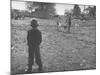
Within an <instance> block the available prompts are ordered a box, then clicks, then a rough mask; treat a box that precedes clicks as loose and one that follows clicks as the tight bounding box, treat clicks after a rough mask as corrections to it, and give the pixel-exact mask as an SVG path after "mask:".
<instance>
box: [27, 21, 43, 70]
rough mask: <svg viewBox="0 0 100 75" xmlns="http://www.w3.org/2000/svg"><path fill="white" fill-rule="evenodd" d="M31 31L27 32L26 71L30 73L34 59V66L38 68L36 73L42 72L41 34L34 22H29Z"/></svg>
mask: <svg viewBox="0 0 100 75" xmlns="http://www.w3.org/2000/svg"><path fill="white" fill-rule="evenodd" d="M31 27H32V29H31V30H29V31H28V35H27V41H28V43H27V44H28V47H29V50H28V52H29V57H28V70H27V72H32V65H33V64H34V59H35V60H36V64H37V65H38V66H39V68H38V71H42V61H41V55H40V48H39V47H40V44H41V42H42V35H41V32H40V31H39V30H38V29H37V27H38V23H37V21H36V20H32V21H31Z"/></svg>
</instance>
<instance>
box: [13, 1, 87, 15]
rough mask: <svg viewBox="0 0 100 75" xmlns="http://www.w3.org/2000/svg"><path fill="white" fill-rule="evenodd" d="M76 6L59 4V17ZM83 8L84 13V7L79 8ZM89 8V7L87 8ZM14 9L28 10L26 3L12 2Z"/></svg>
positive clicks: (57, 11) (57, 5)
mask: <svg viewBox="0 0 100 75" xmlns="http://www.w3.org/2000/svg"><path fill="white" fill-rule="evenodd" d="M73 7H74V5H69V4H61V3H57V4H56V5H55V9H56V13H57V14H58V15H64V12H65V9H67V10H71V9H73ZM79 7H80V8H81V11H83V9H84V6H83V5H81V6H79ZM85 7H87V6H85ZM12 8H14V9H20V10H26V5H25V2H24V1H12Z"/></svg>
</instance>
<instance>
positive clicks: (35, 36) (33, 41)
mask: <svg viewBox="0 0 100 75" xmlns="http://www.w3.org/2000/svg"><path fill="white" fill-rule="evenodd" d="M27 41H28V45H29V46H34V47H37V46H39V45H40V43H41V42H42V36H41V32H40V31H39V30H38V29H31V30H29V31H28V35H27Z"/></svg>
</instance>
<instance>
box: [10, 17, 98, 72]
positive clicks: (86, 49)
mask: <svg viewBox="0 0 100 75" xmlns="http://www.w3.org/2000/svg"><path fill="white" fill-rule="evenodd" d="M37 20H38V21H39V24H40V26H39V30H40V31H41V32H42V43H41V47H40V49H41V57H42V62H43V70H44V72H51V71H69V70H82V69H95V68H96V22H95V21H94V20H89V21H86V22H82V21H78V20H73V21H72V28H71V33H67V32H64V33H63V32H58V31H57V30H56V21H55V20H44V19H37ZM29 22H30V19H26V20H12V24H11V46H12V48H11V52H12V53H11V59H12V60H11V65H12V67H11V70H12V73H13V74H15V73H24V70H25V68H27V60H28V46H27V39H26V38H27V31H28V30H29V29H31V27H30V23H29ZM76 23H77V24H79V26H78V27H75V24H76ZM36 68H37V65H36V64H35V65H34V66H33V72H34V71H35V69H36Z"/></svg>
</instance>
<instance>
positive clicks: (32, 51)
mask: <svg viewBox="0 0 100 75" xmlns="http://www.w3.org/2000/svg"><path fill="white" fill-rule="evenodd" d="M34 59H35V60H36V64H37V65H38V66H39V68H42V61H41V55H40V48H39V46H37V47H34V46H29V57H28V67H29V68H32V65H33V64H34Z"/></svg>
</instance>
